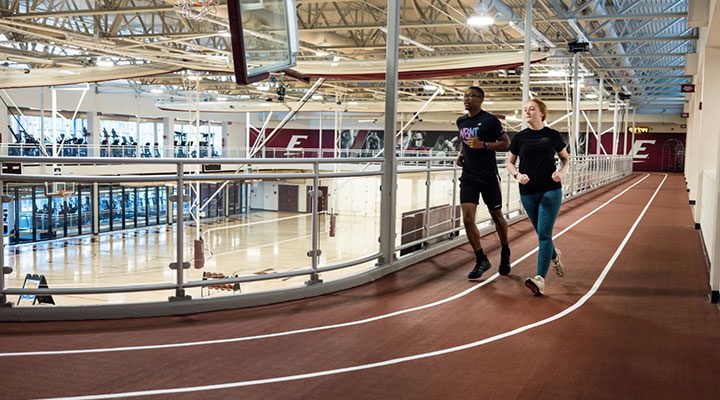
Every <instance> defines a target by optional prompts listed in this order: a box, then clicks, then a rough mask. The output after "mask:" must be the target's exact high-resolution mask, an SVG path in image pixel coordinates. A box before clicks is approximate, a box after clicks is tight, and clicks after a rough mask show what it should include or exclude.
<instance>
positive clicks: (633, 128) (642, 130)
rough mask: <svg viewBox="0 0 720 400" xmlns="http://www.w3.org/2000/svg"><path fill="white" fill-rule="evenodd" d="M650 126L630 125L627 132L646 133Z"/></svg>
mask: <svg viewBox="0 0 720 400" xmlns="http://www.w3.org/2000/svg"><path fill="white" fill-rule="evenodd" d="M648 132H650V128H648V127H647V126H631V127H629V128H628V133H648Z"/></svg>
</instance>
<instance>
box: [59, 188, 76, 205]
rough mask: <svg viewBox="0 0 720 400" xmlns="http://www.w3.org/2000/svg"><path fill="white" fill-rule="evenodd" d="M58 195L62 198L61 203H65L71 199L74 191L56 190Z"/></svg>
mask: <svg viewBox="0 0 720 400" xmlns="http://www.w3.org/2000/svg"><path fill="white" fill-rule="evenodd" d="M57 194H58V195H60V196H62V198H63V201H64V202H66V203H67V201H68V200H69V199H70V197H72V195H73V194H75V191H74V190H58V192H57Z"/></svg>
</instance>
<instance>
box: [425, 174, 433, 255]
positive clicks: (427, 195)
mask: <svg viewBox="0 0 720 400" xmlns="http://www.w3.org/2000/svg"><path fill="white" fill-rule="evenodd" d="M425 163H426V165H427V171H426V172H425V217H424V218H423V231H424V232H423V233H424V234H425V238H428V237H429V236H430V226H429V225H428V220H430V174H431V170H432V162H431V161H430V160H427V161H426V162H425ZM426 247H428V242H424V243H423V248H426Z"/></svg>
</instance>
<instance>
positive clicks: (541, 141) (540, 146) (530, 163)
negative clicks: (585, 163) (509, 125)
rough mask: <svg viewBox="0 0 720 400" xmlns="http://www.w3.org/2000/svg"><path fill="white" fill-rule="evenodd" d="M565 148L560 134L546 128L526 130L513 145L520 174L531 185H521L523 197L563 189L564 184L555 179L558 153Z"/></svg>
mask: <svg viewBox="0 0 720 400" xmlns="http://www.w3.org/2000/svg"><path fill="white" fill-rule="evenodd" d="M564 148H565V142H564V141H563V138H562V136H560V132H558V131H556V130H555V129H552V128H548V127H547V126H546V127H544V128H542V129H540V130H538V131H535V130H532V129H530V128H525V129H523V130H522V131H520V132H518V133H517V134H516V135H515V136H514V137H513V139H512V142H511V143H510V152H511V153H513V154H515V155H516V156H518V157H520V169H519V170H518V171H519V172H520V173H521V174H525V175H527V176H528V177H530V182H528V183H527V184H525V185H519V186H520V194H534V193H541V192H547V191H550V190H555V189H560V188H561V187H562V184H561V183H560V182H555V181H553V180H552V174H553V172H555V171H556V169H555V153H558V152H560V151H562V149H564Z"/></svg>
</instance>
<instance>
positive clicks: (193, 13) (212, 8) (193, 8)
mask: <svg viewBox="0 0 720 400" xmlns="http://www.w3.org/2000/svg"><path fill="white" fill-rule="evenodd" d="M218 4H220V0H177V2H176V3H175V6H174V7H175V12H177V13H178V14H180V15H182V16H183V17H185V18H187V19H192V20H199V19H203V18H205V17H208V16H210V15H215V14H216V13H217V6H218Z"/></svg>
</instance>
